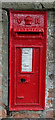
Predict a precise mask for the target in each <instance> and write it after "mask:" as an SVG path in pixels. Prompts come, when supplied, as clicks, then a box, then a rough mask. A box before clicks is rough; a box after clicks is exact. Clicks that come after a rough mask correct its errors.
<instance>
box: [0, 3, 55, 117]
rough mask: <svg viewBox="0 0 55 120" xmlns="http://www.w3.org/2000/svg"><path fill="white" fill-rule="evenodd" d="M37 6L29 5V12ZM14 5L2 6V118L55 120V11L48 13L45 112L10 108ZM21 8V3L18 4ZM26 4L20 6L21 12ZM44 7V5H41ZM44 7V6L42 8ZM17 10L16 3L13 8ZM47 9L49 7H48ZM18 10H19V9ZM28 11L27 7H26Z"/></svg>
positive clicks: (0, 41) (0, 86) (0, 87)
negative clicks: (10, 31)
mask: <svg viewBox="0 0 55 120" xmlns="http://www.w3.org/2000/svg"><path fill="white" fill-rule="evenodd" d="M36 5H37V4H35V5H33V4H32V3H30V4H29V5H28V9H29V10H34V9H36V10H37V6H36ZM11 6H12V4H11V3H10V4H8V3H6V4H4V3H3V5H2V8H3V10H2V9H1V11H2V19H0V31H1V32H0V118H54V117H55V108H54V101H55V97H54V96H55V94H54V92H55V87H54V85H55V82H54V80H55V76H54V75H55V68H54V65H55V55H54V53H55V52H54V51H55V45H54V43H55V39H54V38H55V35H54V32H55V11H51V10H50V11H47V13H48V17H47V53H46V54H47V64H46V94H45V110H44V111H18V112H10V111H9V106H8V95H9V93H8V87H9V84H8V80H9V77H8V69H9V67H8V62H9V9H10V8H11ZM18 6H19V3H18ZM24 6H25V4H22V6H19V10H21V9H22V8H24ZM41 6H42V5H41ZM42 7H43V6H42ZM54 7H55V6H54ZM12 8H14V9H15V8H16V5H15V3H13V7H12ZM46 9H47V7H46ZM17 10H18V9H17ZM25 10H26V7H25Z"/></svg>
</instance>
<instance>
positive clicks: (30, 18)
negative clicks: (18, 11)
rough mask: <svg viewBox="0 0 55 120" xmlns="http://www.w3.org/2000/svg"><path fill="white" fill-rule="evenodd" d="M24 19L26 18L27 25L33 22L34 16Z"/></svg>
mask: <svg viewBox="0 0 55 120" xmlns="http://www.w3.org/2000/svg"><path fill="white" fill-rule="evenodd" d="M24 20H25V24H26V25H31V23H32V17H30V16H27V17H26V18H25V19H24Z"/></svg>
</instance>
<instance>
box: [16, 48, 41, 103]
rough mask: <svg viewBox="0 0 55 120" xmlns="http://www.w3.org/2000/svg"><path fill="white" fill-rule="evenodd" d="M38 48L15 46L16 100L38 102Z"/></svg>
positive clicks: (18, 101)
mask: <svg viewBox="0 0 55 120" xmlns="http://www.w3.org/2000/svg"><path fill="white" fill-rule="evenodd" d="M39 60H40V50H39V48H31V47H30V48H29V47H27V48H25V47H24V48H18V47H17V48H16V71H17V76H16V77H17V80H16V86H17V91H16V102H17V103H18V104H22V103H23V104H26V105H27V104H33V105H34V104H37V103H39Z"/></svg>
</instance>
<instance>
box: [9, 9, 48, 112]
mask: <svg viewBox="0 0 55 120" xmlns="http://www.w3.org/2000/svg"><path fill="white" fill-rule="evenodd" d="M46 36H47V12H39V11H13V10H11V11H10V38H9V39H10V42H9V43H10V44H9V55H10V56H9V76H10V79H9V106H10V107H9V110H10V111H13V110H14V111H18V110H44V107H45V76H46Z"/></svg>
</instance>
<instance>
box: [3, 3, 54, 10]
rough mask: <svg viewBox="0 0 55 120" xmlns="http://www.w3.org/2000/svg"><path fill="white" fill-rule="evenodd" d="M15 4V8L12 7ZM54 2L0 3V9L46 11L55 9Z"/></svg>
mask: <svg viewBox="0 0 55 120" xmlns="http://www.w3.org/2000/svg"><path fill="white" fill-rule="evenodd" d="M14 4H15V7H14ZM54 4H55V2H54V1H51V2H48V1H47V2H44V1H43V2H42V1H40V2H37V1H33V2H30V1H29V2H24V3H23V2H4V1H3V2H2V8H3V9H18V10H37V9H38V10H39V9H40V10H44V9H45V10H46V9H55V6H54Z"/></svg>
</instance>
